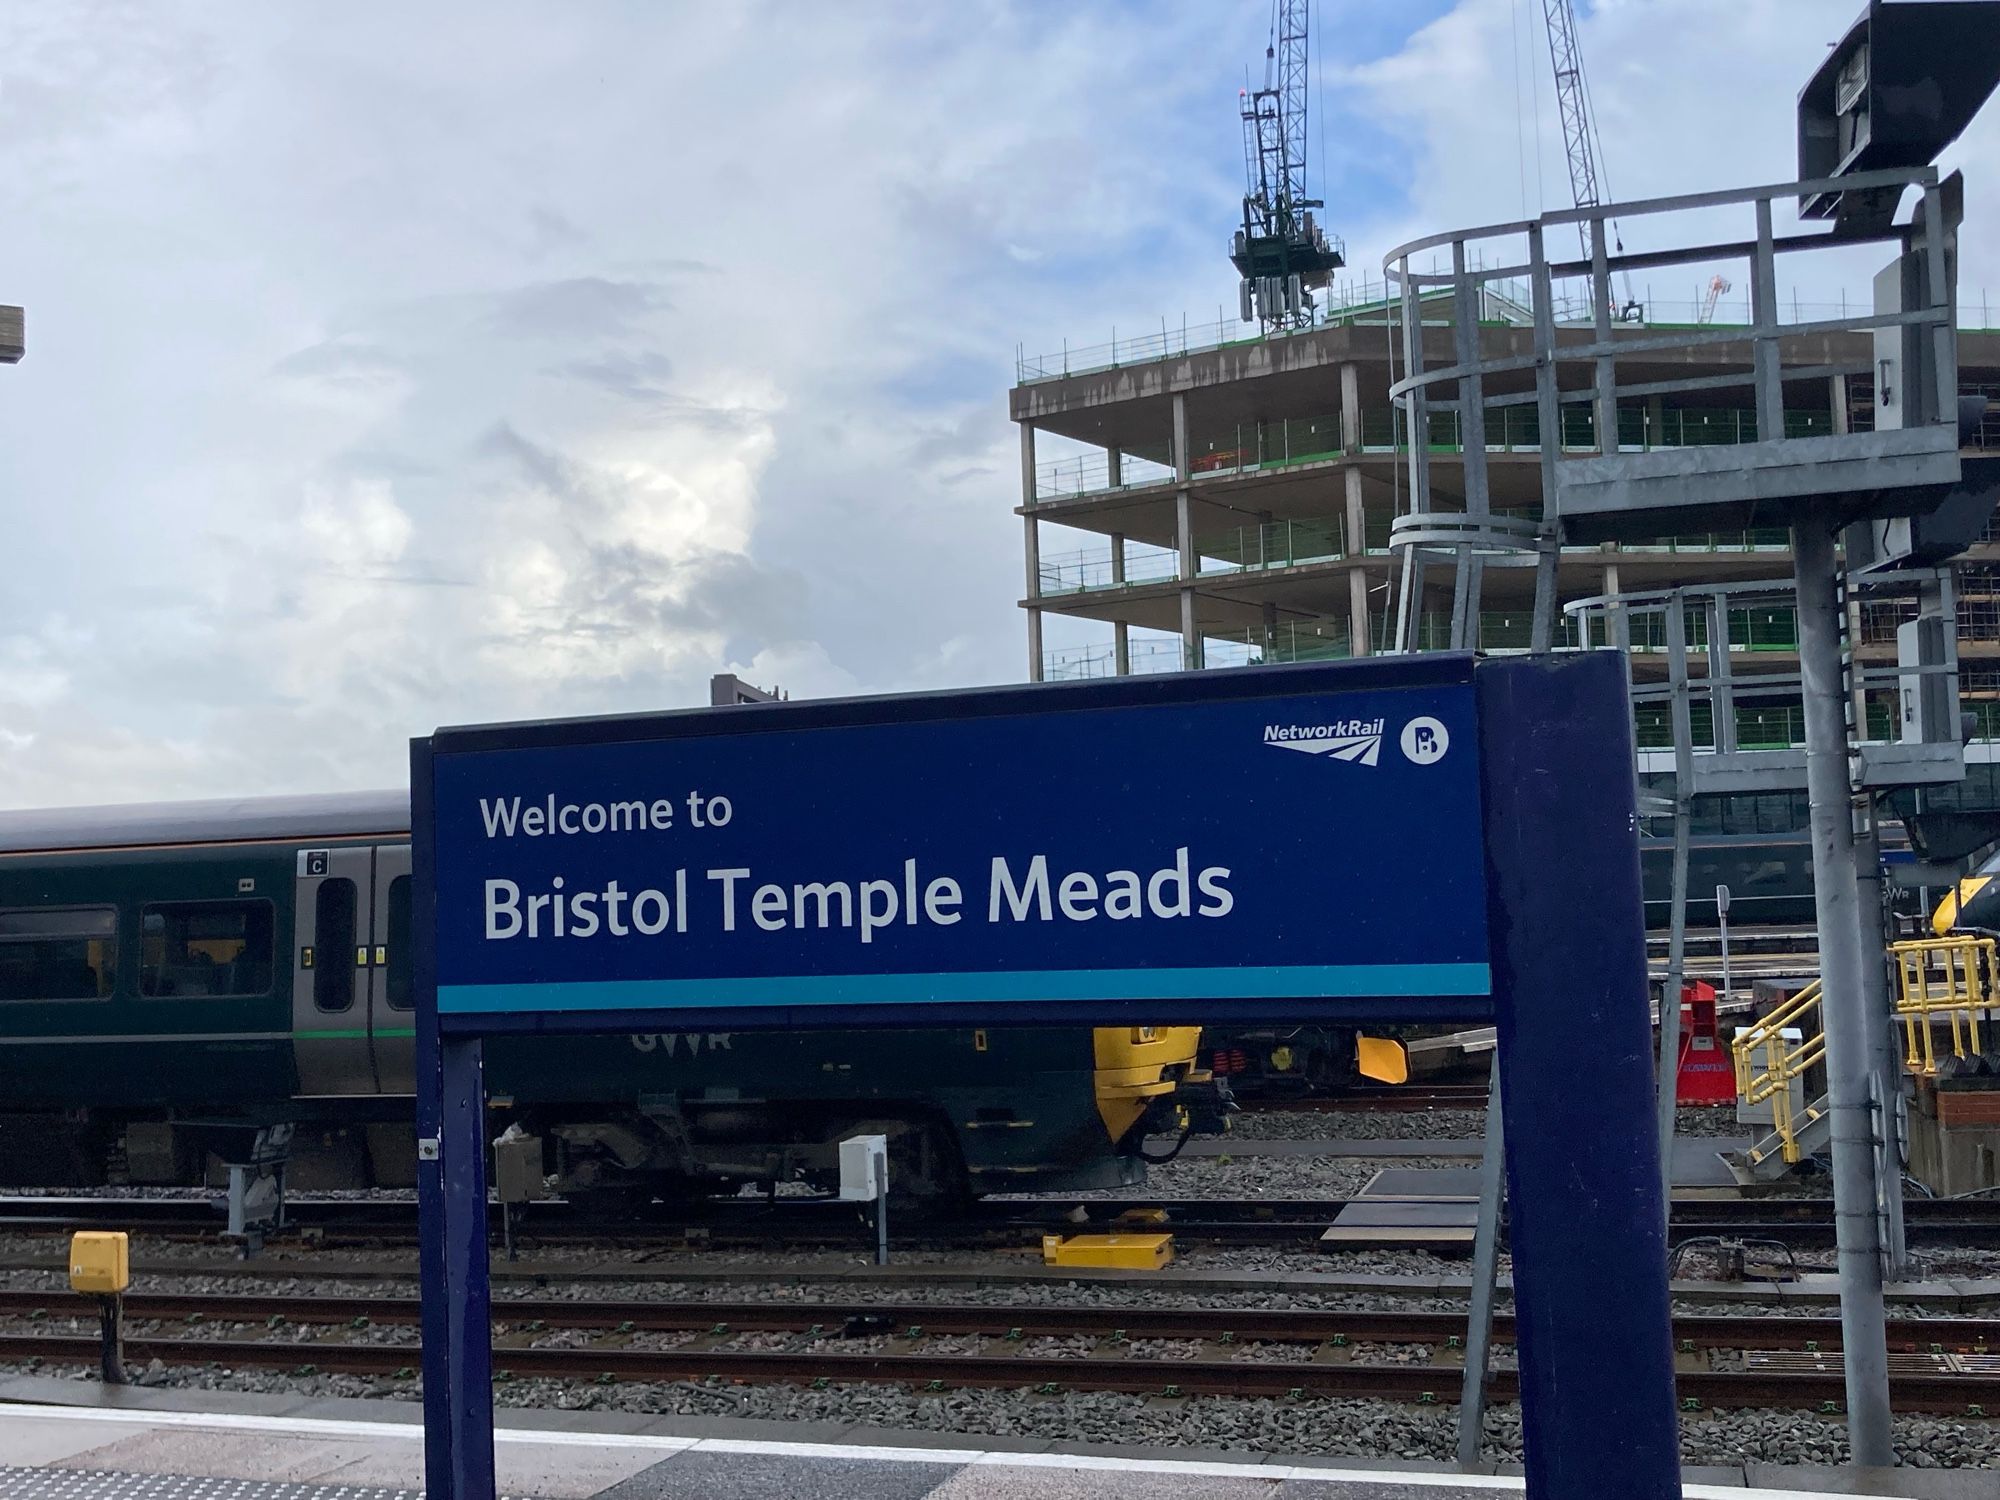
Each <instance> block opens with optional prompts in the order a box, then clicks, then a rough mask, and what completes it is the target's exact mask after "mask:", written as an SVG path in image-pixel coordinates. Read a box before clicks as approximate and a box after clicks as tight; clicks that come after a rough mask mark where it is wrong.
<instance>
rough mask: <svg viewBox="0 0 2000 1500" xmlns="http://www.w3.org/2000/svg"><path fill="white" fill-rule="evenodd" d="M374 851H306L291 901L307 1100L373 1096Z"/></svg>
mask: <svg viewBox="0 0 2000 1500" xmlns="http://www.w3.org/2000/svg"><path fill="white" fill-rule="evenodd" d="M374 892H375V851H374V850H372V849H352V848H347V849H301V850H300V851H299V862H298V878H297V883H296V887H295V889H294V892H293V895H294V897H295V905H294V911H295V913H296V920H295V921H294V923H293V941H294V942H295V943H296V945H297V946H296V948H295V950H294V952H293V954H292V960H293V961H292V1044H293V1050H294V1053H295V1055H296V1057H297V1060H298V1069H299V1092H300V1093H302V1094H372V1093H374V1092H375V1087H376V1085H375V1068H374V1064H373V1062H372V1060H371V1058H370V1054H369V1045H370V1044H369V1030H370V1027H369V975H370V970H371V965H370V963H369V960H370V959H371V958H372V957H373V954H372V953H371V952H370V949H369V932H368V929H369V923H370V917H371V913H372V912H373V909H374Z"/></svg>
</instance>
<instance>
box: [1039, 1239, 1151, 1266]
mask: <svg viewBox="0 0 2000 1500" xmlns="http://www.w3.org/2000/svg"><path fill="white" fill-rule="evenodd" d="M1173 1258H1174V1237H1173V1236H1172V1235H1170V1234H1073V1235H1071V1236H1070V1237H1069V1238H1068V1239H1064V1238H1063V1237H1062V1236H1061V1235H1059V1234H1045V1235H1043V1236H1042V1264H1043V1265H1048V1266H1097V1267H1103V1268H1108V1269H1111V1270H1118V1271H1157V1270H1159V1269H1160V1268H1161V1267H1162V1266H1164V1265H1166V1264H1167V1262H1168V1261H1170V1260H1172V1259H1173Z"/></svg>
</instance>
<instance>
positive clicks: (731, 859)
mask: <svg viewBox="0 0 2000 1500" xmlns="http://www.w3.org/2000/svg"><path fill="white" fill-rule="evenodd" d="M1472 666H1473V664H1472V662H1471V660H1470V659H1468V658H1428V659H1425V660H1424V662H1423V664H1422V666H1421V667H1420V668H1419V667H1415V666H1413V664H1411V663H1410V662H1408V661H1407V660H1406V661H1404V662H1403V663H1400V664H1399V665H1398V667H1397V668H1396V670H1395V673H1394V674H1393V677H1392V676H1391V674H1389V673H1388V672H1385V671H1384V670H1382V669H1381V668H1379V667H1375V666H1373V665H1372V664H1368V663H1356V664H1351V665H1341V666H1335V667H1326V668H1281V669H1273V670H1264V671H1256V670H1250V671H1244V672H1239V673H1232V674H1204V675H1203V676H1201V677H1181V678H1174V679H1160V680H1156V681H1154V682H1145V681H1138V682H1133V681H1130V680H1128V681H1125V682H1121V683H1118V684H1086V685H1080V686H1078V687H1076V688H1068V687H1043V688H1037V689H1027V690H1023V689H1009V690H1000V691H996V692H990V693H983V694H952V695H938V696H935V697H917V698H897V699H886V700H875V701H874V702H872V703H871V702H870V701H868V700H850V701H845V702H839V703H820V704H799V705H773V706H768V707H763V706H759V707H740V708H724V709H716V710H708V711H701V712H695V713H687V714H663V715H656V716H648V717H641V718H636V719H634V718H624V719H618V720H604V721H578V722H571V723H567V724H545V725H523V726H509V727H506V728H502V729H494V730H447V731H440V732H439V734H438V735H437V736H436V737H434V739H433V741H432V742H431V750H432V754H431V761H430V765H431V784H430V788H429V800H430V826H431V827H432V828H433V829H434V835H433V837H434V848H433V852H432V858H433V861H434V890H435V901H436V910H435V928H434V931H435V954H434V961H435V965H436V973H435V979H436V986H437V990H436V993H437V1005H438V1010H439V1013H440V1015H441V1016H471V1015H481V1016H508V1015H514V1016H522V1015H526V1014H528V1013H538V1014H549V1013H567V1014H574V1013H578V1012H604V1013H634V1012H667V1011H671V1012H714V1011H721V1010H728V1011H730V1012H731V1013H732V1014H733V1017H734V1019H735V1021H736V1022H737V1023H738V1024H741V1023H742V1022H743V1021H744V1019H745V1016H744V1012H745V1011H746V1010H747V1011H764V1010H768V1011H772V1012H784V1013H789V1014H791V1015H793V1016H795V1017H797V1018H799V1019H802V1020H805V1021H806V1022H808V1023H809V1024H820V1025H825V1024H837V1023H839V1022H841V1021H843V1020H848V1021H851V1020H857V1019H859V1020H870V1019H874V1020H887V1019H900V1020H902V1021H904V1022H905V1023H907V1022H908V1021H910V1020H911V1019H912V1014H911V1013H912V1012H913V1011H914V1010H918V1009H922V1010H925V1011H926V1012H927V1013H930V1014H933V1015H935V1014H936V1011H935V1008H936V1007H954V1006H977V1007H978V1008H979V1010H980V1013H981V1015H982V1016H983V1017H984V1018H986V1019H987V1020H988V1021H991V1020H994V1019H998V1018H1000V1017H1002V1016H1003V1014H1004V1015H1012V1014H1016V1013H1018V1014H1019V1015H1020V1016H1021V1017H1022V1018H1023V1019H1054V1018H1057V1017H1059V1016H1061V1015H1063V1014H1073V1013H1078V1012H1079V1011H1080V1010H1081V1009H1083V1008H1087V1009H1089V1010H1090V1011H1091V1012H1092V1013H1093V1014H1094V1015H1098V1016H1100V1017H1101V1016H1104V1015H1106V1014H1107V1012H1106V1009H1105V1007H1106V1005H1107V1003H1115V1002H1126V1001H1130V1002H1155V1003H1157V1002H1161V1001H1189V1002H1200V1003H1201V1007H1202V1014H1203V1015H1204V1016H1205V1017H1207V1018H1209V1019H1214V1018H1216V1017H1217V1015H1218V1014H1219V1013H1226V1011H1227V1009H1229V1008H1233V1009H1234V1010H1235V1011H1237V1012H1238V1013H1243V1014H1248V1013H1251V1010H1252V1009H1254V1007H1248V1008H1246V1005H1245V1002H1251V1001H1258V1002H1262V1001H1273V1000H1283V1001H1287V1002H1293V1003H1292V1004H1290V1005H1289V1006H1288V1007H1287V1009H1288V1010H1290V1011H1294V1012H1296V1011H1297V1010H1298V1008H1299V1007H1298V1004H1297V1002H1319V1003H1322V1004H1323V1008H1324V1009H1325V1012H1326V1013H1327V1014H1359V1013H1361V1012H1362V1011H1363V1010H1365V1009H1367V1008H1368V1005H1369V1002H1376V1001H1383V1000H1394V1001H1396V1002H1397V1004H1396V1006H1395V1007H1394V1009H1395V1012H1396V1013H1397V1014H1407V1013H1408V1010H1409V1002H1410V1001H1412V1000H1423V999H1435V1000H1437V1001H1439V1002H1441V1009H1442V1010H1443V1011H1445V1012H1447V1013H1450V1014H1459V1013H1463V1012H1464V1011H1465V1010H1466V1008H1467V1004H1468V1002H1470V1003H1471V1005H1472V1008H1474V1009H1477V1007H1478V1006H1479V1005H1481V1004H1483V1002H1484V998H1485V997H1486V996H1487V995H1488V994H1489V991H1490V988H1491V979H1490V973H1489V963H1488V951H1487V903H1486V892H1485V877H1484V857H1483V847H1482V825H1483V819H1482V817H1481V807H1480V775H1479V748H1478V723H1477V713H1476V708H1475V702H1474V692H1473V682H1472ZM1216 1002H1222V1003H1223V1004H1224V1007H1225V1010H1224V1011H1223V1012H1219V1011H1218V1009H1217V1005H1216ZM1232 1002H1233V1006H1232V1005H1231V1003H1232ZM1443 1002H1455V1003H1452V1004H1442V1003H1443ZM1307 1008H1308V1009H1310V1008H1311V1005H1310V1004H1309V1005H1308V1007H1307ZM806 1012H810V1013H811V1014H809V1015H807V1014H804V1013H806ZM1155 1013H1157V1004H1156V1005H1155Z"/></svg>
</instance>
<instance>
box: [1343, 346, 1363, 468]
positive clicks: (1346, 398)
mask: <svg viewBox="0 0 2000 1500" xmlns="http://www.w3.org/2000/svg"><path fill="white" fill-rule="evenodd" d="M1340 446H1341V448H1342V450H1343V451H1345V452H1346V453H1347V454H1348V455H1349V456H1350V457H1351V456H1352V455H1354V454H1356V453H1359V452H1360V451H1361V366H1359V365H1357V364H1351V363H1350V364H1344V365H1342V366H1341V367H1340Z"/></svg>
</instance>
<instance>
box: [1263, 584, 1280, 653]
mask: <svg viewBox="0 0 2000 1500" xmlns="http://www.w3.org/2000/svg"><path fill="white" fill-rule="evenodd" d="M1277 645H1278V606H1277V605H1275V604H1273V603H1272V602H1271V601H1270V600H1268V599H1266V600H1265V601H1264V660H1265V661H1267V662H1268V661H1270V660H1271V653H1272V652H1273V651H1274V650H1276V649H1277Z"/></svg>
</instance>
